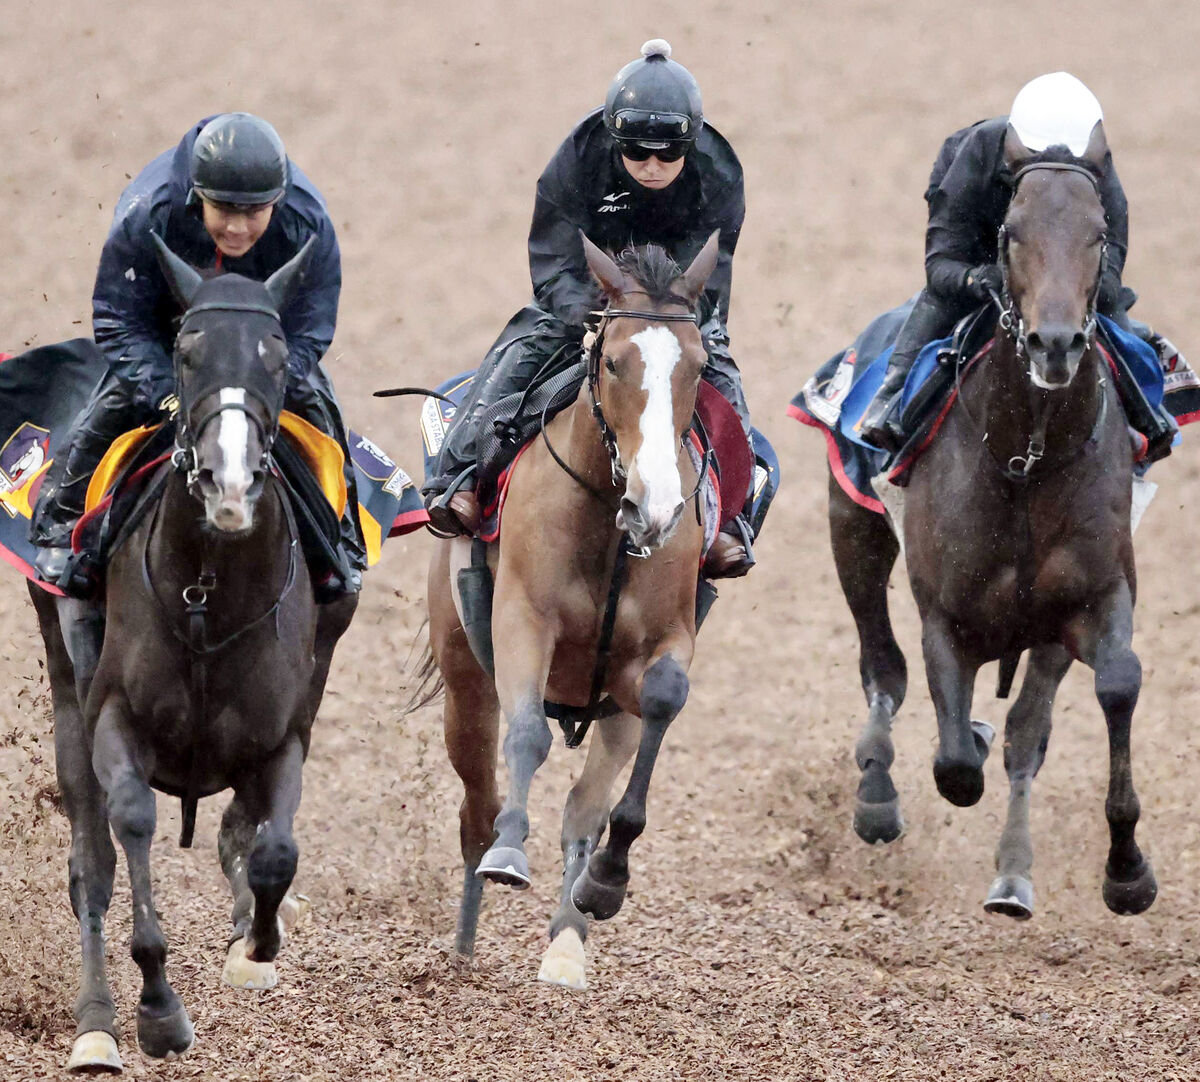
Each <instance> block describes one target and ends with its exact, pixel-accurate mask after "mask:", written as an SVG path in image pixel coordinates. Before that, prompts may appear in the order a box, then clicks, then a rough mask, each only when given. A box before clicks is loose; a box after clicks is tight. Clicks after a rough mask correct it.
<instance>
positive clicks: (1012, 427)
mask: <svg viewBox="0 0 1200 1082" xmlns="http://www.w3.org/2000/svg"><path fill="white" fill-rule="evenodd" d="M1004 152H1005V158H1006V161H1007V163H1008V166H1009V168H1010V169H1011V171H1012V173H1013V176H1014V181H1015V190H1014V193H1013V196H1012V200H1011V203H1010V205H1009V208H1008V211H1007V215H1006V217H1005V220H1004V223H1003V226H1002V228H1001V230H1000V235H999V237H998V251H999V260H1000V264H1001V268H1002V270H1003V272H1004V288H1003V294H1002V295H1001V296H998V297H997V298H996V300H997V301H998V303H999V305H1000V308H1001V313H1000V317H999V329H998V332H997V334H996V336H995V338H994V339H993V340H992V342H990V343H989V344H988V346H987V347H986V349H985V351H984V353H983V355H982V356H981V358H980V359H979V360H977V361H976V362H975V363H974V364H973V366H972V367H971V369H970V371H969V372H967V373H965V374H963V373H962V372H961V369H960V374H959V386H958V389H957V394H956V396H955V397H954V399H953V400H952V405H950V406H949V407H948V409H947V411H946V412H945V415H944V421H943V423H942V426H941V429H940V431H939V432H938V434H937V436H936V438H935V439H933V440H932V442H929V443H928V445H927V447H926V449H925V450H924V452H923V453H922V454H921V456H920V457H919V458H918V459H916V461H915V462H914V463H913V464H912V468H911V479H910V480H909V483H908V488H907V490H906V493H905V495H904V497H903V509H902V512H900V515H899V517H900V520H901V524H902V537H903V548H904V552H905V557H906V562H907V569H908V575H909V580H910V582H911V585H912V591H913V596H914V598H915V600H916V603H917V608H918V611H919V614H920V619H921V629H922V630H921V644H922V650H923V653H924V659H925V669H926V674H927V677H928V682H929V690H930V693H931V695H932V698H933V703H934V707H935V710H936V712H937V727H938V751H937V754H936V757H935V759H934V764H933V772H934V778H935V780H936V783H937V788H938V791H939V792H940V793H941V795H942V796H943V797H945V798H946V799H947V800H949V801H950V802H951V803H953V804H955V805H958V806H960V807H966V806H969V805H972V804H974V803H976V802H977V801H978V800H979V799H980V797H981V796H982V794H983V786H984V777H983V763H984V760H985V758H986V757H987V754H988V751H989V748H990V743H991V739H990V738H991V736H992V735H993V734H992V732H991V728H990V726H987V725H986V723H981V722H972V721H971V717H970V708H971V699H972V693H973V689H974V683H975V678H976V675H977V673H978V670H979V668H980V666H981V665H982V664H984V663H985V662H987V661H990V660H995V659H1000V661H1001V666H1000V673H1001V676H1000V687H999V694H1001V696H1004V695H1007V692H1008V685H1009V684H1011V681H1012V678H1013V675H1014V673H1015V669H1016V666H1017V663H1018V661H1019V657H1020V654H1021V653H1022V652H1023V651H1026V650H1028V652H1029V654H1028V664H1027V667H1026V672H1025V677H1024V680H1023V684H1022V687H1021V691H1020V693H1019V695H1018V697H1017V699H1016V700H1015V702H1014V703H1013V705H1012V707H1011V708H1010V710H1009V712H1008V716H1007V719H1006V729H1005V738H1004V766H1005V771H1006V773H1007V775H1008V779H1009V801H1008V816H1007V823H1006V825H1005V827H1004V830H1003V833H1002V834H1001V836H1000V840H999V844H998V846H997V850H996V858H995V859H996V872H997V875H996V878H995V880H994V882H993V883H992V884H991V887H990V888H989V890H988V893H987V896H986V900H985V903H984V907H985V909H986V910H987V911H988V912H991V913H998V914H1003V915H1007V916H1010V917H1014V918H1017V919H1027V918H1029V917H1031V916H1032V914H1033V904H1034V900H1033V882H1032V878H1031V868H1032V863H1033V841H1032V838H1031V836H1030V829H1029V807H1030V799H1031V794H1032V782H1033V779H1034V777H1035V776H1036V774H1037V772H1038V770H1039V768H1040V767H1041V764H1042V762H1043V760H1044V758H1045V755H1046V749H1047V745H1048V742H1049V738H1050V726H1051V710H1052V707H1053V703H1054V696H1055V693H1056V691H1057V689H1058V686H1059V684H1060V682H1061V681H1062V679H1063V677H1064V675H1065V674H1066V672H1067V669H1068V667H1069V666H1070V664H1071V662H1072V661H1073V660H1079V661H1082V662H1083V663H1084V664H1086V665H1088V666H1090V667H1091V668H1092V669H1093V670H1094V672H1095V693H1096V697H1097V699H1098V700H1099V703H1100V707H1101V710H1102V711H1103V714H1104V719H1105V722H1106V724H1107V729H1108V744H1109V755H1110V768H1109V769H1110V777H1109V786H1108V798H1107V802H1106V805H1105V811H1106V815H1107V818H1108V824H1109V831H1110V842H1111V844H1110V849H1109V854H1108V861H1107V864H1106V868H1105V878H1104V885H1103V898H1104V901H1105V903H1106V904H1107V906H1108V908H1109V909H1111V910H1112V911H1113V912H1115V913H1122V914H1132V913H1140V912H1142V911H1144V910H1145V909H1147V908H1148V907H1149V906H1150V904H1151V903H1152V902H1153V901H1154V897H1155V894H1156V891H1157V888H1156V885H1155V879H1154V873H1153V871H1152V869H1151V867H1150V864H1149V862H1148V861H1147V860H1146V859H1145V857H1144V856H1143V855H1142V853H1141V851H1140V850H1139V848H1138V846H1137V843H1136V841H1135V838H1134V831H1135V827H1136V824H1137V821H1138V815H1139V805H1138V799H1137V794H1136V792H1135V791H1134V787H1133V778H1132V773H1131V759H1130V727H1131V721H1132V715H1133V709H1134V706H1135V704H1136V702H1137V697H1138V692H1139V689H1140V687H1141V665H1140V663H1139V661H1138V658H1137V655H1136V654H1135V653H1134V652H1133V650H1132V648H1131V646H1130V640H1131V636H1132V630H1133V606H1134V599H1135V594H1136V577H1135V570H1134V556H1133V544H1132V540H1131V525H1130V502H1131V488H1132V486H1131V469H1132V464H1133V451H1132V448H1131V445H1130V440H1129V437H1128V433H1127V430H1126V425H1125V422H1124V414H1123V411H1122V408H1121V404H1120V401H1119V399H1118V396H1117V393H1116V389H1115V384H1114V380H1113V379H1112V378H1110V376H1111V373H1110V371H1109V368H1108V362H1107V361H1106V359H1105V357H1104V355H1103V354H1102V352H1101V349H1100V348H1099V346H1098V345H1097V342H1096V340H1095V328H1096V315H1095V305H1096V301H1097V296H1098V292H1099V283H1100V277H1101V275H1102V273H1103V269H1104V259H1105V246H1106V240H1105V232H1106V222H1105V215H1104V207H1103V204H1102V202H1101V198H1100V193H1099V180H1098V177H1099V170H1100V169H1101V168H1102V167H1103V162H1104V156H1105V154H1106V152H1107V145H1106V143H1105V140H1104V134H1103V130H1102V129H1101V128H1100V127H1099V125H1097V128H1096V130H1095V132H1094V133H1093V135H1092V138H1091V142H1090V143H1089V145H1088V147H1087V149H1086V151H1085V153H1084V155H1083V157H1082V158H1075V157H1073V156H1071V155H1069V154H1067V153H1065V151H1064V150H1061V149H1057V150H1056V149H1052V150H1051V151H1049V152H1047V153H1043V154H1040V155H1035V154H1033V153H1032V152H1031V151H1029V150H1028V148H1026V147H1024V146H1023V145H1022V144H1021V142H1020V140H1019V139H1018V138H1017V136H1016V134H1015V133H1014V132H1013V130H1012V129H1011V128H1010V129H1009V132H1008V136H1007V141H1006V143H1005V151H1004ZM829 491H830V499H829V515H830V532H831V536H832V541H833V554H834V560H835V563H836V565H837V571H838V576H839V579H840V581H841V585H842V589H843V592H844V593H845V597H846V601H847V603H848V604H849V607H850V610H851V612H852V614H853V616H854V620H855V624H856V626H857V629H858V634H859V640H860V672H861V676H862V684H863V689H864V691H865V693H866V698H867V704H868V710H869V716H868V720H867V724H866V727H865V728H864V730H863V732H862V734H861V736H860V738H859V741H858V744H857V747H856V753H855V757H856V760H857V763H858V766H859V769H860V771H861V779H860V783H859V787H858V793H857V806H856V809H855V816H854V825H855V830H856V832H857V833H858V834H859V836H860V837H861V838H863V840H864V841H867V842H889V841H892V840H893V839H895V838H896V837H898V836H899V835H900V833H901V831H902V828H903V823H902V819H901V816H900V807H899V798H898V796H897V793H896V789H895V787H894V785H893V783H892V779H891V776H890V767H891V764H892V759H893V754H894V751H893V745H892V738H891V726H892V720H893V718H894V716H895V714H896V712H897V710H898V709H899V707H900V704H901V703H902V702H903V700H904V693H905V689H906V680H907V674H906V668H905V662H904V657H903V654H902V653H901V651H900V649H899V647H898V645H897V643H896V640H895V637H894V636H893V634H892V627H891V624H890V621H889V617H888V610H887V596H886V589H887V581H888V576H889V574H890V571H891V568H892V565H893V563H894V562H895V559H896V555H897V552H898V551H899V547H900V546H899V544H898V542H897V538H896V537H895V536H894V535H893V533H892V531H891V529H890V528H889V526H888V524H887V522H886V520H885V519H884V517H883V516H882V515H877V514H874V513H872V512H870V511H866V510H864V509H863V508H861V507H859V506H858V505H856V504H855V503H853V502H852V501H851V500H850V499H849V497H847V496H846V495H844V494H843V493H842V491H841V489H840V488H839V487H838V485H837V484H835V483H833V481H832V479H831V483H830V490H829Z"/></svg>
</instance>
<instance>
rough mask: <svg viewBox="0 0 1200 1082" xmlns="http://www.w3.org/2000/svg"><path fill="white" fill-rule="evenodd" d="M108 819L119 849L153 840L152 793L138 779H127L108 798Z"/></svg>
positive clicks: (116, 786) (130, 776) (153, 809)
mask: <svg viewBox="0 0 1200 1082" xmlns="http://www.w3.org/2000/svg"><path fill="white" fill-rule="evenodd" d="M108 818H109V821H110V822H111V823H112V825H113V830H114V831H115V832H116V835H117V837H118V838H119V839H120V840H121V844H122V845H128V844H129V843H130V842H133V841H143V840H144V841H149V840H150V839H151V838H153V837H154V823H155V808H154V793H153V792H152V791H151V790H150V787H149V786H148V785H146V783H145V782H143V781H142V780H141V779H139V778H136V777H133V776H132V775H127V776H126V777H124V778H122V779H121V781H119V782H118V783H117V784H116V785H115V786H114V787H113V789H112V791H111V792H110V793H109V794H108Z"/></svg>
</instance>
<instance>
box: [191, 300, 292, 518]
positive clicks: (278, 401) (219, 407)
mask: <svg viewBox="0 0 1200 1082" xmlns="http://www.w3.org/2000/svg"><path fill="white" fill-rule="evenodd" d="M202 312H254V313H257V314H259V315H265V316H269V317H270V318H271V319H272V320H274V322H275V323H276V324H279V325H280V326H282V325H281V324H280V319H279V313H278V312H277V311H276V310H275V309H274V308H273V307H271V306H270V305H268V304H262V303H259V302H255V301H209V302H204V303H202V304H197V305H194V306H193V307H191V308H189V309H188V310H187V311H186V312H185V313H184V316H183V320H182V322H181V323H180V325H179V332H178V334H177V336H176V339H175V386H176V387H178V388H180V389H182V387H183V372H182V356H183V355H182V352H181V350H180V349H179V341H180V339H182V337H183V336H184V334H185V333H187V332H188V331H189V329H190V328H189V327H188V322H189V321H190V320H191V319H192V318H193V317H194V316H195V315H197V314H199V313H202ZM262 382H263V383H264V384H265V383H266V382H267V381H265V380H264V381H262ZM219 386H220V381H219V380H215V379H213V377H211V376H210V377H209V379H208V380H207V382H206V384H205V385H204V386H202V387H201V389H200V390H199V391H197V392H195V394H194V397H195V398H196V399H197V400H199V401H203V400H204V399H206V398H212V395H213V392H214V391H216V390H217V389H218V388H219ZM242 389H243V390H244V391H245V392H246V395H247V397H249V398H250V399H253V400H254V402H257V403H258V404H259V405H260V406H261V407H262V410H261V411H258V410H255V409H254V408H253V407H252V403H251V402H222V401H220V400H219V399H217V400H216V401H215V402H214V403H213V404H212V405H211V406H210V407H209V408H208V409H207V410H205V411H204V413H202V414H201V415H199V416H196V415H195V413H194V412H193V410H192V408H191V406H190V405H189V404H188V403H186V402H185V401H184V400H183V397H182V395H179V396H178V397H179V408H178V412H177V414H176V422H177V423H176V432H175V448H174V450H173V451H172V452H171V464H172V465H173V466H174V467H175V468H176V469H177V470H180V471H181V472H183V473H185V474H186V475H187V486H188V490H189V491H190V492H192V494H193V495H195V494H196V491H195V490H196V488H197V486H198V484H199V480H200V468H199V462H198V460H197V456H196V445H197V443H199V441H200V437H201V435H202V434H203V433H204V430H205V428H207V427H208V425H209V422H211V421H212V420H214V419H215V418H216V417H217V416H219V415H220V414H222V413H226V412H228V411H230V410H236V411H238V412H240V413H243V414H245V415H246V417H247V418H248V419H249V421H250V423H251V424H253V425H254V427H255V428H256V429H257V430H258V435H259V443H260V445H261V447H262V453H261V456H260V458H259V462H258V471H259V472H261V473H263V474H266V473H267V472H269V471H270V469H271V464H272V459H271V449H272V447H273V446H274V445H275V440H276V438H277V437H278V435H279V414H280V412H281V411H282V409H283V398H284V381H283V380H281V381H280V382H279V386H278V387H277V388H276V387H272V388H271V389H270V393H269V394H268V393H265V392H264V391H262V390H260V389H259V388H257V387H254V386H245V385H243V388H242ZM260 412H261V413H262V414H265V416H266V417H267V418H268V420H267V421H264V420H263V416H262V415H260Z"/></svg>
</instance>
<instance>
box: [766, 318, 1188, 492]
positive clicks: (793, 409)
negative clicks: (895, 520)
mask: <svg viewBox="0 0 1200 1082" xmlns="http://www.w3.org/2000/svg"><path fill="white" fill-rule="evenodd" d="M915 300H916V298H915V297H914V298H912V299H910V300H908V301H906V302H905V303H904V304H901V305H899V306H898V307H896V308H893V309H891V310H890V311H888V312H884V313H883V315H881V316H877V317H876V318H875V319H874V320H872V322H871V323H870V324H868V326H867V328H866V329H865V330H864V331H863V332H862V334H860V335H859V336H858V337H857V338H856V339H855V340H854V343H853V344H852V345H851V346H849V347H848V348H847V349H844V350H842V351H841V352H840V353H836V354H834V355H833V356H832V357H830V358H829V360H828V361H826V362H825V363H824V364H823V365H821V367H820V368H819V369H817V371H816V372H815V373H814V374H813V376H812V377H811V378H810V379H809V380H808V382H807V383H805V385H804V387H803V388H801V390H800V392H799V394H797V395H796V396H795V397H794V398H793V399H792V401H791V404H790V405H789V407H788V415H789V416H791V417H794V418H795V419H796V420H798V421H800V422H801V423H802V424H807V425H810V426H812V427H815V428H821V429H823V430H824V431H825V433H826V441H827V444H828V448H827V449H828V453H829V464H830V468H831V469H832V470H833V473H834V476H835V477H836V478H837V480H838V483H839V484H840V485H841V486H842V489H843V490H844V491H845V492H846V494H847V495H848V496H850V498H851V499H853V500H854V501H855V502H856V503H858V504H860V505H861V506H863V507H868V508H869V509H870V510H872V511H878V512H880V513H882V511H883V505H882V504H881V503H880V502H879V499H878V497H877V496H876V495H875V491H874V489H873V488H872V487H871V478H872V477H874V476H876V475H878V474H879V473H880V472H882V471H883V470H884V469H885V468H886V467H887V466H888V463H889V460H890V458H891V455H890V454H889V453H888V452H887V451H883V450H880V449H879V448H878V447H875V446H874V445H873V444H870V443H868V442H867V441H866V440H864V439H863V438H862V435H861V434H860V431H859V430H860V427H861V425H862V419H863V414H864V413H865V412H866V410H867V407H868V405H870V403H871V400H872V399H873V398H874V397H875V392H876V391H878V390H879V386H880V384H882V383H883V377H884V373H885V372H886V371H887V364H888V359H889V358H890V357H891V355H892V347H893V346H894V345H895V342H896V337H897V335H899V333H900V328H901V327H902V326H903V324H904V321H905V320H906V319H907V318H908V313H909V312H910V311H912V306H913V303H914V301H915ZM1097 318H1098V320H1099V323H1100V327H1101V331H1102V333H1103V336H1104V338H1105V341H1106V344H1108V345H1110V346H1111V347H1112V348H1113V349H1115V350H1117V351H1118V352H1120V354H1121V356H1122V357H1123V358H1124V360H1125V362H1126V364H1128V366H1129V368H1130V371H1132V372H1133V374H1134V375H1135V376H1136V378H1137V381H1138V383H1139V384H1140V386H1141V388H1142V391H1143V392H1144V393H1145V395H1146V398H1147V399H1148V401H1149V402H1150V404H1151V405H1152V406H1155V407H1158V406H1160V405H1162V403H1163V373H1162V367H1161V365H1160V364H1159V359H1158V354H1157V353H1156V352H1155V351H1154V348H1153V347H1152V346H1151V345H1150V344H1149V343H1147V342H1144V341H1142V339H1140V338H1138V337H1137V336H1136V335H1133V334H1130V333H1129V332H1127V331H1124V330H1122V329H1121V328H1120V327H1118V326H1117V324H1115V323H1114V322H1113V321H1112V320H1111V319H1109V318H1108V317H1107V316H1103V315H1102V316H1098V317H1097ZM952 341H953V338H952V337H951V338H939V339H937V340H936V341H933V342H930V343H929V344H928V345H926V346H925V347H924V348H923V349H922V350H921V352H920V353H919V354H918V355H917V359H916V362H915V363H914V364H913V366H912V368H911V370H910V371H909V373H908V379H907V380H906V381H905V384H904V390H903V392H902V398H901V403H902V404H901V409H902V410H903V409H905V408H907V406H908V405H909V403H910V402H912V400H913V399H914V397H915V396H916V395H917V394H918V393H919V392H920V390H921V388H922V387H924V385H925V384H926V382H927V381H928V380H929V377H930V376H931V374H932V373H933V372H934V370H935V369H936V368H937V366H938V364H939V363H940V362H939V360H938V358H939V356H941V355H942V354H943V353H944V352H945V351H946V350H947V349H949V348H950V346H951V343H952ZM1172 405H1173V403H1171V402H1168V403H1167V406H1168V409H1170V408H1171V407H1172ZM1178 439H1179V437H1178V436H1176V441H1177V442H1178Z"/></svg>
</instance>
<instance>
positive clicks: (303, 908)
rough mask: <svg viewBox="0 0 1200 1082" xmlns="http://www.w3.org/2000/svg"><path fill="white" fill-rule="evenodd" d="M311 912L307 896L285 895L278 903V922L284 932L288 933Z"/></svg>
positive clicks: (310, 903)
mask: <svg viewBox="0 0 1200 1082" xmlns="http://www.w3.org/2000/svg"><path fill="white" fill-rule="evenodd" d="M311 911H312V902H311V901H310V900H309V897H308V895H307V894H291V893H289V894H287V895H285V897H284V899H283V901H282V902H280V903H279V920H280V923H281V924H282V925H283V930H284V931H285V932H290V931H291V930H292V929H293V928H295V927H296V925H297V924H299V923H300V922H301V921H302V920H303V919H304V918H305V917H307V916H308V914H309V913H310V912H311Z"/></svg>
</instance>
